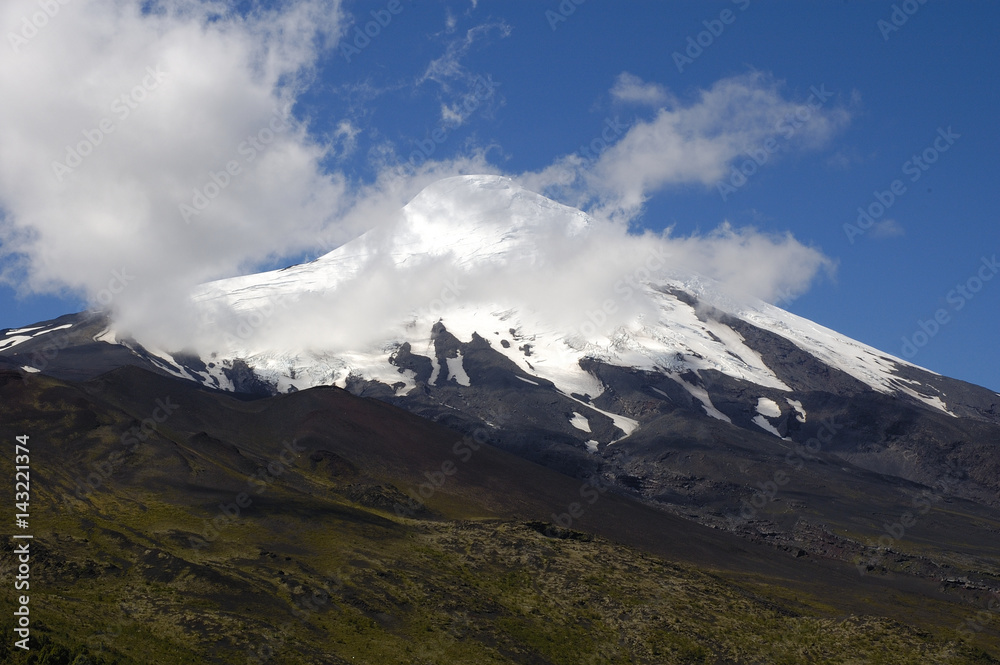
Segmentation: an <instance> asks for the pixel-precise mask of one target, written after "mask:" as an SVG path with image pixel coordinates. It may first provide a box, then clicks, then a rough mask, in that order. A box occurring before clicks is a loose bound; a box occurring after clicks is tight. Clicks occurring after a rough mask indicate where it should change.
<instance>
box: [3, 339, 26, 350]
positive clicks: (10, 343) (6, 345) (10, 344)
mask: <svg viewBox="0 0 1000 665" xmlns="http://www.w3.org/2000/svg"><path fill="white" fill-rule="evenodd" d="M30 339H31V336H30V335H14V336H13V337H10V338H8V339H5V340H3V341H2V342H0V351H3V350H4V349H12V348H14V347H15V346H17V345H18V344H23V343H24V342H27V341H28V340H30Z"/></svg>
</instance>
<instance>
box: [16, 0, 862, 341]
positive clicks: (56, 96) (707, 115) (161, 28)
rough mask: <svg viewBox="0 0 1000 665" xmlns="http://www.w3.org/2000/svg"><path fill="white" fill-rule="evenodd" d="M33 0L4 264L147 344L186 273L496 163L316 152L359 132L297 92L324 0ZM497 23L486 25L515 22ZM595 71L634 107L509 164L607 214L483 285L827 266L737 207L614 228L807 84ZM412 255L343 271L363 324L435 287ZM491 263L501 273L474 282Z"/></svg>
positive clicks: (806, 137) (454, 62)
mask: <svg viewBox="0 0 1000 665" xmlns="http://www.w3.org/2000/svg"><path fill="white" fill-rule="evenodd" d="M38 7H39V6H38V5H37V4H36V3H35V2H33V1H31V0H23V1H21V0H18V1H14V2H8V3H4V4H3V7H2V9H0V26H3V27H5V28H7V29H8V30H9V32H8V33H7V36H8V44H7V46H8V47H9V48H10V51H11V52H10V53H9V54H8V55H7V56H5V57H4V58H0V92H2V93H3V96H4V99H5V102H4V104H3V105H0V214H2V218H0V261H2V266H3V268H2V271H0V279H3V280H4V281H5V282H7V283H8V284H12V285H16V286H17V288H19V289H20V290H21V291H22V292H23V293H26V294H28V293H67V292H69V293H75V294H80V295H82V296H83V297H85V298H86V299H87V301H88V302H89V303H90V304H91V306H92V307H94V308H101V309H106V310H108V311H109V312H111V313H112V314H113V316H114V317H115V320H116V325H117V327H118V328H119V329H120V330H124V331H128V332H130V333H132V334H134V335H135V336H136V337H138V338H140V339H146V340H150V341H151V343H152V344H155V345H156V346H160V347H171V348H181V347H183V346H190V345H193V344H196V343H197V342H198V340H197V339H191V337H192V331H195V330H198V329H199V325H198V321H199V320H200V317H201V313H199V312H197V311H195V310H194V309H193V308H192V307H191V306H190V298H189V294H190V293H191V291H192V289H193V288H194V287H195V286H196V285H198V284H201V283H204V282H206V281H209V280H212V279H217V278H221V277H225V276H230V275H235V274H241V273H244V272H247V271H252V270H254V269H256V268H258V267H259V266H260V265H262V264H265V263H267V262H273V261H274V260H277V259H281V258H283V257H288V256H295V255H297V254H299V253H301V252H322V251H328V250H330V249H333V248H334V247H336V246H338V245H340V244H342V243H343V242H346V241H347V240H349V239H351V238H353V237H356V236H357V235H359V234H360V233H362V232H363V231H365V230H367V229H369V228H371V227H373V226H377V225H379V224H386V225H388V226H387V228H390V227H391V224H392V223H394V222H393V220H397V219H398V212H399V210H400V208H401V207H402V206H403V205H404V204H405V203H406V202H407V201H408V200H410V199H411V198H412V197H413V196H414V195H415V194H416V193H417V192H419V191H420V190H421V189H423V188H424V187H426V186H428V185H430V184H431V183H433V182H435V181H437V180H440V179H441V178H445V177H448V176H452V175H456V174H468V173H500V172H501V169H499V168H498V167H496V166H494V165H493V164H491V163H490V160H489V159H488V158H487V149H488V148H487V147H475V146H473V147H470V148H468V151H467V152H466V153H465V154H463V155H460V156H458V157H455V158H450V159H428V160H426V161H424V162H422V163H420V164H419V166H418V167H414V166H413V165H412V164H407V163H406V161H405V159H404V158H402V157H399V156H397V155H396V154H395V152H394V149H393V148H392V146H388V147H384V146H383V149H382V150H381V151H374V150H373V151H370V152H369V158H370V161H371V162H372V164H373V165H374V166H375V170H376V172H377V175H376V176H375V177H374V178H373V179H372V180H371V181H370V182H357V181H352V180H351V179H350V178H348V177H347V176H346V175H345V174H343V173H341V172H338V171H336V170H333V169H331V167H330V166H329V164H331V163H338V161H337V160H336V159H330V158H331V157H338V156H340V155H337V154H335V153H337V152H338V151H340V152H345V151H348V150H356V149H357V146H358V143H359V141H360V139H359V134H360V133H361V129H360V128H359V127H357V126H356V125H355V124H354V123H353V122H352V121H351V120H348V119H345V120H343V121H341V122H339V123H338V124H337V125H336V126H337V127H338V129H337V132H336V135H335V136H333V137H332V139H331V138H329V137H328V139H327V140H331V141H333V142H332V143H327V142H324V140H321V139H320V138H317V137H316V136H315V135H314V134H313V133H311V132H310V128H309V126H308V124H305V123H303V122H301V121H300V120H298V119H297V118H296V116H295V115H294V114H293V113H292V108H293V106H294V104H295V102H296V100H297V99H298V98H299V96H300V95H301V94H302V93H303V92H304V91H305V90H307V89H308V88H309V86H310V85H312V84H313V82H314V81H313V79H314V77H315V76H316V70H317V65H318V63H320V62H321V59H322V58H324V57H325V56H328V55H329V54H330V53H331V51H332V52H333V55H332V56H330V57H332V58H334V59H335V58H336V51H335V47H336V41H337V38H338V35H340V34H341V31H342V14H341V8H340V4H339V0H300V1H293V0H289V1H288V2H285V3H279V4H278V6H277V7H275V8H272V9H263V8H260V7H255V8H254V9H252V10H248V11H244V12H242V13H240V12H237V11H235V10H233V9H232V7H231V6H230V4H228V3H223V2H212V1H205V2H202V1H196V0H158V1H155V2H151V3H150V2H140V1H139V0H121V1H120V2H105V1H104V0H74V1H73V2H72V3H67V4H65V5H60V9H59V12H58V13H57V14H55V15H53V16H50V17H47V19H46V20H45V21H44V25H41V27H36V28H35V29H34V31H31V30H29V29H27V28H26V27H25V25H27V24H26V23H25V21H27V22H28V23H30V24H32V25H34V24H33V23H32V22H33V21H34V18H33V16H34V14H36V13H37V12H38ZM496 27H497V26H496V25H494V24H489V25H484V26H480V27H479V28H472V29H470V30H469V31H467V32H466V33H465V36H464V38H462V39H459V40H457V41H454V42H453V43H452V44H451V45H450V46H448V47H447V48H446V49H445V51H444V53H443V55H442V56H441V57H439V58H437V59H435V60H432V61H430V63H429V64H428V66H427V69H426V72H425V74H424V75H423V77H422V79H421V80H418V81H415V85H421V84H422V83H424V82H426V81H431V82H433V83H434V84H436V85H438V86H440V87H442V89H443V90H445V91H446V92H447V91H448V90H450V89H451V87H453V86H458V88H462V89H464V88H463V87H462V85H460V84H467V83H468V81H471V80H475V79H476V75H475V74H474V73H473V72H470V71H468V70H467V69H466V67H465V65H464V64H463V63H462V58H463V57H464V56H465V54H466V52H467V51H468V50H469V47H470V45H471V44H472V43H473V42H474V41H475V40H476V39H477V38H478V37H479V36H481V35H485V34H486V33H487V32H488V31H490V30H493V31H494V32H495V28H496ZM500 27H501V30H500V34H501V36H504V34H506V33H505V32H504V31H505V30H506V31H508V32H509V28H507V27H506V26H505V25H504V24H500ZM11 35H14V38H11ZM458 88H456V91H457V90H458ZM609 92H610V96H611V99H612V100H613V101H614V103H616V104H622V105H630V106H632V107H635V108H640V109H645V110H644V112H647V113H649V114H650V115H649V117H647V118H645V119H640V120H638V121H636V122H634V123H632V124H631V126H630V127H628V129H627V130H625V131H623V132H621V133H619V134H618V135H616V136H614V137H613V139H612V140H611V141H609V142H608V145H607V146H606V149H604V150H603V151H602V152H601V153H600V155H599V156H597V157H596V158H593V159H587V158H584V157H582V156H580V155H571V156H566V157H561V158H559V159H556V160H555V161H554V162H553V163H552V164H551V165H550V166H549V167H547V168H546V169H543V170H541V171H539V172H533V173H521V174H517V173H515V174H509V175H512V176H513V177H514V178H515V179H516V180H517V181H518V182H520V183H521V184H523V185H525V186H526V187H527V188H528V189H530V190H533V191H537V192H542V193H545V194H546V195H550V196H553V197H554V198H556V199H558V200H560V201H562V202H564V203H567V204H570V205H573V206H575V207H579V208H581V209H584V210H586V211H587V212H589V213H591V214H593V215H594V216H595V218H596V219H597V220H599V221H600V222H601V224H602V227H601V228H602V231H601V232H600V233H594V234H591V235H589V236H588V238H590V239H589V240H586V241H584V240H583V239H577V240H576V241H574V242H571V243H567V242H565V239H563V240H562V241H555V240H553V242H551V243H544V244H543V246H540V247H539V251H538V253H537V256H538V257H540V259H539V260H541V261H542V263H541V264H539V265H544V266H549V268H545V271H543V272H539V271H540V270H542V268H541V267H538V266H536V267H535V268H532V269H531V270H526V271H525V272H524V273H523V274H525V275H528V277H527V278H517V277H515V273H514V272H512V271H509V270H508V273H509V274H508V278H507V279H506V280H505V281H504V280H498V279H497V275H496V274H495V271H496V270H498V268H497V267H495V266H494V267H491V268H489V270H486V269H484V270H485V272H483V274H482V275H481V276H479V277H477V276H475V275H470V276H469V279H470V280H471V281H470V283H478V281H479V280H481V282H482V284H483V285H484V286H483V288H482V289H481V290H480V291H481V294H482V297H487V296H489V297H494V298H501V297H502V298H506V299H513V298H522V299H524V301H525V302H526V303H530V304H532V306H535V305H537V306H539V307H549V308H550V309H551V308H553V307H555V305H554V304H553V303H554V302H556V300H557V299H558V298H557V297H556V295H557V294H562V295H563V296H564V295H565V294H566V293H570V292H572V293H583V291H579V290H576V291H573V290H572V289H575V288H576V287H575V286H572V285H573V284H584V283H585V284H587V285H589V286H590V287H592V288H590V290H589V291H588V293H604V292H606V291H607V290H608V289H613V286H614V284H615V283H616V281H617V280H618V279H619V277H620V276H621V275H622V274H630V273H631V272H632V271H634V270H635V268H634V266H632V267H630V266H631V264H632V263H634V261H635V257H636V256H637V252H640V251H641V252H645V251H647V250H649V248H650V247H652V246H653V245H656V246H657V247H659V249H657V251H661V252H667V253H668V254H671V255H672V256H675V257H684V260H683V262H682V263H683V265H684V266H685V268H686V269H689V270H692V271H695V272H698V273H700V274H703V275H705V276H708V277H712V278H714V279H718V280H719V281H720V282H722V283H723V284H727V285H730V286H731V288H732V289H733V290H734V291H738V292H739V293H740V294H741V295H745V296H748V297H750V296H753V297H761V298H764V299H771V300H773V299H775V298H777V297H779V296H783V297H784V298H786V299H787V297H788V294H797V293H801V292H802V291H804V290H805V289H806V288H808V285H809V284H810V283H811V281H812V280H813V278H814V277H815V276H816V274H817V273H818V272H819V271H821V270H823V269H824V268H829V266H830V265H831V264H830V262H829V260H828V259H826V257H824V256H823V255H822V254H821V253H820V252H819V251H817V250H815V249H813V248H809V247H805V246H803V245H802V244H801V243H798V242H797V241H795V240H794V239H793V238H790V237H773V236H768V235H765V234H761V233H758V232H756V231H754V230H752V229H732V228H730V227H728V226H726V225H723V226H721V227H720V228H719V229H717V230H716V231H715V232H713V233H710V234H708V235H705V236H692V237H689V238H672V237H670V236H669V234H667V235H665V236H658V237H653V236H652V235H650V234H646V235H643V236H634V235H630V234H629V233H628V232H627V227H628V222H629V221H630V220H631V219H633V218H634V216H635V215H636V214H638V213H639V212H640V211H641V210H642V206H643V203H644V202H645V201H646V200H647V199H648V198H649V197H650V196H652V195H654V194H655V193H657V192H660V191H663V190H665V189H668V188H669V187H671V186H673V185H677V184H688V183H701V184H704V185H706V186H711V185H712V184H713V183H715V182H718V181H719V180H720V179H721V178H723V177H724V176H725V175H726V173H727V171H728V169H730V168H731V167H732V165H733V163H734V162H735V160H737V159H739V158H740V155H741V154H742V153H743V152H744V151H745V150H746V149H747V148H748V147H750V146H753V145H754V144H756V143H758V142H761V141H764V140H766V139H767V138H768V137H772V136H774V135H775V134H777V133H779V132H781V131H782V129H781V123H782V121H783V119H784V118H787V117H788V116H789V114H792V115H794V114H795V113H796V112H801V111H802V110H803V109H804V108H806V102H805V101H793V100H790V99H788V98H786V97H785V96H784V95H783V94H782V90H781V86H780V85H779V84H778V83H777V82H775V81H773V80H772V79H770V78H769V77H767V76H766V75H763V74H759V73H751V74H747V75H744V76H738V77H734V78H729V79H724V80H721V81H719V82H717V83H716V84H715V85H713V86H712V87H711V88H709V89H707V90H703V91H700V92H699V93H698V94H697V95H696V96H695V97H694V98H693V99H692V100H690V101H687V102H683V101H679V100H678V99H677V98H676V97H675V96H674V95H673V94H671V93H670V92H669V91H668V90H666V89H665V88H663V87H662V86H660V85H658V84H655V83H646V82H644V81H642V80H641V79H638V78H637V77H635V76H633V75H631V74H628V73H622V75H621V76H619V77H618V79H617V80H616V81H615V83H614V86H613V88H612V89H611V90H610V91H609ZM456 94H457V92H456ZM810 108H811V107H810ZM455 114H456V112H455V111H454V109H452V108H451V107H450V106H448V105H447V104H445V103H443V104H442V118H444V119H446V120H449V121H451V122H452V124H455V123H462V122H465V120H466V117H465V116H464V115H462V116H461V117H458V116H456V115H455ZM848 118H849V114H848V112H847V111H845V110H844V109H842V108H839V107H836V106H834V104H833V103H832V102H831V103H827V104H826V105H824V106H821V107H820V108H811V116H810V121H809V122H808V123H806V124H805V125H803V126H802V127H801V128H799V129H798V130H797V131H796V132H795V135H794V136H793V137H791V138H789V139H788V140H789V143H790V145H793V146H796V147H799V148H805V149H808V148H813V147H816V146H818V145H821V144H823V143H824V142H826V141H827V140H828V139H829V138H830V136H832V134H833V133H834V132H835V131H836V130H837V129H838V128H840V127H842V126H843V125H844V124H845V123H846V122H847V120H848ZM647 246H648V247H647ZM650 251H652V250H650ZM601 257H603V258H601ZM677 260H678V261H679V263H678V264H677V265H681V262H680V259H679V258H678V259H677ZM550 268H551V270H550ZM423 270H425V271H427V274H426V275H425V276H423V278H421V279H419V280H415V281H412V280H413V277H414V276H413V275H412V274H403V273H400V272H399V271H397V270H395V269H394V268H387V267H386V264H382V263H378V262H375V263H372V264H371V266H368V267H367V268H366V272H365V273H364V275H365V277H366V281H365V282H364V284H362V283H360V282H358V283H357V291H356V293H361V294H363V295H364V297H362V298H361V300H360V301H358V302H355V301H351V302H346V301H345V303H343V306H344V307H348V306H350V307H355V308H360V309H361V310H364V311H366V312H370V313H371V316H367V315H365V316H361V317H359V319H358V320H359V321H360V322H363V323H365V325H368V326H370V327H372V328H378V327H380V326H382V324H383V323H384V322H385V321H387V320H388V319H387V317H389V316H390V312H391V313H392V316H395V312H397V311H399V310H400V308H402V307H405V306H406V305H407V303H406V302H405V301H404V300H405V299H394V298H387V296H385V295H384V294H389V293H396V294H405V295H407V297H408V299H409V300H410V305H411V306H412V304H413V302H419V301H422V300H423V299H424V296H425V295H427V294H425V293H423V291H421V289H423V288H425V287H423V286H414V284H424V285H428V284H429V285H432V286H431V287H428V288H431V292H432V293H433V292H434V289H438V288H439V287H438V286H437V285H440V284H441V283H443V282H444V281H446V279H447V276H448V274H450V272H451V268H450V267H449V266H448V265H447V264H446V263H441V264H439V265H438V264H428V265H427V266H424V268H423ZM490 271H494V272H490ZM400 280H408V282H407V283H406V284H402V283H401V282H400ZM574 280H575V281H574ZM497 283H503V284H506V286H505V287H504V288H505V289H506V291H505V293H496V292H493V291H490V290H489V289H494V288H495V284H497ZM539 284H547V285H548V286H549V289H547V290H546V289H539V288H538V285H539ZM560 289H562V290H560ZM566 289H570V291H567V290H566ZM473 292H479V291H477V290H476V289H472V288H471V287H470V293H473ZM547 292H551V297H549V296H547V295H546V293H547ZM379 293H381V294H383V296H382V299H381V300H380V297H379V296H378V294H379ZM505 294H506V295H505ZM331 297H333V296H331ZM336 297H337V298H339V297H342V296H336ZM345 297H346V296H345ZM375 302H381V303H382V304H380V305H378V307H375V306H374V305H373V304H372V303H375ZM365 303H367V306H365ZM386 303H393V304H392V306H391V307H388V309H387V305H386ZM577 314H578V312H577V313H574V312H566V313H565V317H564V318H565V319H566V320H567V321H568V320H570V319H571V318H572V317H574V316H577ZM303 316H305V312H303ZM303 320H310V319H308V318H306V319H303ZM359 325H360V324H359ZM361 327H362V328H364V327H365V326H361ZM344 334H345V336H347V337H350V336H351V335H352V334H353V333H350V331H345V333H344Z"/></svg>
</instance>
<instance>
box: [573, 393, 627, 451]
mask: <svg viewBox="0 0 1000 665" xmlns="http://www.w3.org/2000/svg"><path fill="white" fill-rule="evenodd" d="M560 392H562V391H560ZM562 395H563V396H564V397H568V398H570V399H571V400H573V401H574V402H577V403H578V404H582V405H583V406H585V407H587V408H588V409H593V410H594V411H597V412H598V413H601V414H604V415H605V416H607V417H608V418H611V420H612V421H613V422H614V423H615V427H617V428H618V429H620V430H621V431H623V432H625V436H626V437H627V436H631V434H632V432H634V431H636V430H637V429H639V421H638V420H632V419H631V418H628V417H626V416H620V415H618V414H617V413H611V412H610V411H604V410H602V409H598V408H597V407H596V406H594V405H593V404H587V403H586V402H584V401H583V400H580V399H577V398H575V397H573V396H572V395H567V394H566V393H562ZM622 438H625V437H622ZM617 440H618V441H620V440H621V439H617Z"/></svg>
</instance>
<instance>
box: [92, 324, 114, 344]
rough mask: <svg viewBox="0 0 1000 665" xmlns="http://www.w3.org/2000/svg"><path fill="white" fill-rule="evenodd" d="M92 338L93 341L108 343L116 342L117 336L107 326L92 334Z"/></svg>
mask: <svg viewBox="0 0 1000 665" xmlns="http://www.w3.org/2000/svg"><path fill="white" fill-rule="evenodd" d="M93 339H94V341H95V342H106V343H108V344H117V343H118V336H117V335H116V334H115V331H114V329H113V328H112V327H111V326H108V327H107V328H105V329H104V330H102V331H101V332H99V333H97V334H96V335H94V338H93Z"/></svg>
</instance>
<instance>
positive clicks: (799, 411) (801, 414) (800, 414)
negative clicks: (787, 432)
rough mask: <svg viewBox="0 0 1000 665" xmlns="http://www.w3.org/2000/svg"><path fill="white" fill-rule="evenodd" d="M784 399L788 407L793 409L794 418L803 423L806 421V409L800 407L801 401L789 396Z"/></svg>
mask: <svg viewBox="0 0 1000 665" xmlns="http://www.w3.org/2000/svg"><path fill="white" fill-rule="evenodd" d="M785 401H786V402H788V405H789V406H790V407H792V408H793V409H795V419H796V420H798V421H799V422H800V423H804V422H805V421H806V410H805V409H803V408H802V402H800V401H798V400H796V399H792V398H791V397H786V398H785Z"/></svg>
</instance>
